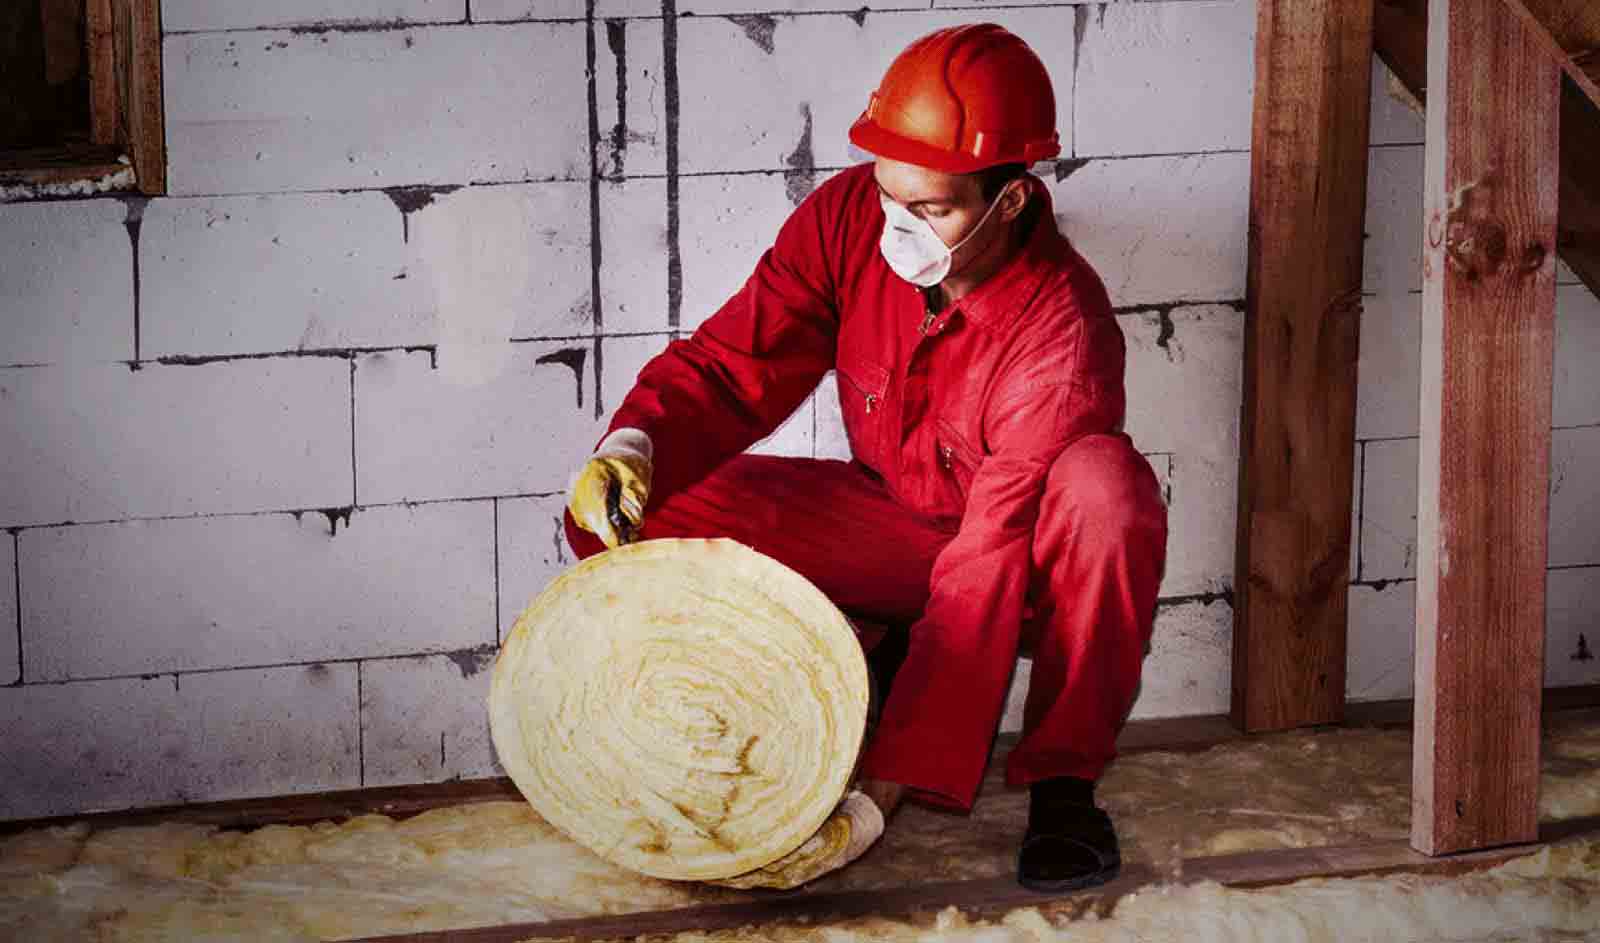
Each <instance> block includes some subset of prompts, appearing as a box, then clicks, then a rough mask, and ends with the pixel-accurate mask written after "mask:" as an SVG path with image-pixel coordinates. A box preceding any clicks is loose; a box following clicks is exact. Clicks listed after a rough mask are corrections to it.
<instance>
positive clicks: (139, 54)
mask: <svg viewBox="0 0 1600 943" xmlns="http://www.w3.org/2000/svg"><path fill="white" fill-rule="evenodd" d="M111 7H112V21H113V25H114V28H115V32H116V44H115V45H116V56H117V63H116V68H117V74H118V76H119V78H120V80H121V81H120V83H119V85H120V91H121V98H120V102H119V105H120V109H119V110H120V118H121V122H120V127H121V131H122V135H123V137H122V140H123V145H124V147H126V148H127V151H128V157H129V158H131V159H132V161H133V174H134V178H135V180H136V181H137V182H138V187H139V191H140V192H141V193H146V194H150V195H152V196H159V195H161V194H164V193H166V192H167V144H166V114H165V111H164V110H163V106H162V101H163V99H162V89H161V3H160V0H111Z"/></svg>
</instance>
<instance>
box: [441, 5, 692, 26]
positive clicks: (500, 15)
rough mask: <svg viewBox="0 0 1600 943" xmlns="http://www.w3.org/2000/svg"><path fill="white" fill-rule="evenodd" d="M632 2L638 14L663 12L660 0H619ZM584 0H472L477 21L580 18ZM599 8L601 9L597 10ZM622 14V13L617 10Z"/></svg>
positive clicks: (645, 14)
mask: <svg viewBox="0 0 1600 943" xmlns="http://www.w3.org/2000/svg"><path fill="white" fill-rule="evenodd" d="M618 2H621V3H627V4H630V5H631V6H632V7H634V8H635V10H636V11H637V15H639V16H650V15H651V14H654V15H656V16H659V15H661V3H660V0H655V2H647V0H618ZM587 12H588V4H587V3H586V2H585V0H472V21H473V22H474V23H495V22H499V23H508V22H515V21H517V20H581V19H583V18H584V16H586V15H587ZM596 12H597V13H598V12H599V11H598V10H597V11H596ZM614 15H617V16H620V15H622V14H620V13H619V14H614Z"/></svg>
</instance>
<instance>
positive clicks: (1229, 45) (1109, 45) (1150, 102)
mask: <svg viewBox="0 0 1600 943" xmlns="http://www.w3.org/2000/svg"><path fill="white" fill-rule="evenodd" d="M1084 20H1085V22H1084V29H1083V41H1082V45H1081V47H1080V49H1079V53H1078V69H1077V75H1076V78H1075V79H1074V80H1073V81H1072V83H1071V84H1070V86H1069V85H1068V83H1067V81H1066V79H1065V77H1062V78H1059V79H1057V80H1056V87H1057V89H1058V90H1059V91H1058V92H1057V94H1058V95H1061V94H1064V93H1066V92H1067V90H1068V88H1070V90H1071V91H1070V94H1071V96H1072V97H1073V99H1074V102H1075V104H1074V108H1073V122H1074V125H1073V141H1074V142H1075V146H1074V149H1073V150H1072V151H1071V152H1069V153H1071V154H1072V155H1074V156H1077V157H1102V156H1107V155H1116V154H1189V153H1195V152H1198V151H1221V150H1240V151H1242V150H1249V149H1250V120H1251V118H1250V116H1251V110H1250V109H1251V106H1250V103H1251V99H1252V97H1253V94H1254V91H1255V32H1256V29H1255V27H1256V10H1255V4H1253V3H1236V2H1233V0H1224V2H1217V3H1212V2H1203V3H1121V4H1106V5H1103V6H1101V7H1099V8H1098V10H1097V15H1096V16H1087V15H1086V14H1085V15H1084Z"/></svg>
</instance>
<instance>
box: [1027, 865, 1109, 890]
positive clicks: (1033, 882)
mask: <svg viewBox="0 0 1600 943" xmlns="http://www.w3.org/2000/svg"><path fill="white" fill-rule="evenodd" d="M1121 873H1122V863H1121V862H1120V861H1119V862H1117V863H1116V864H1114V865H1112V866H1111V867H1109V868H1107V869H1105V870H1104V871H1096V872H1094V873H1093V874H1085V875H1081V876H1079V877H1075V878H1060V879H1058V880H1054V881H1050V880H1043V879H1039V878H1025V877H1023V876H1022V875H1020V874H1019V875H1017V883H1018V884H1020V885H1022V886H1023V887H1024V888H1026V889H1028V890H1030V891H1036V892H1038V893H1040V894H1064V893H1066V892H1068V891H1086V890H1088V889H1090V888H1092V887H1099V886H1100V885H1102V884H1108V883H1110V882H1111V881H1114V880H1116V878H1117V875H1118V874H1121Z"/></svg>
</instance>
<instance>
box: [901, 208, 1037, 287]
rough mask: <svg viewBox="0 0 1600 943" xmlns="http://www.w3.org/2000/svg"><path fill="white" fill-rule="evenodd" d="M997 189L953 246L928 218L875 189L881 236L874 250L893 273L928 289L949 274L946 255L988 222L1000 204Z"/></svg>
mask: <svg viewBox="0 0 1600 943" xmlns="http://www.w3.org/2000/svg"><path fill="white" fill-rule="evenodd" d="M1004 193H1005V191H1004V190H1001V191H1000V194H997V195H996V196H995V198H994V202H993V203H990V204H989V208H988V209H987V210H984V211H983V218H982V219H980V220H978V225H976V226H974V227H972V231H971V232H969V233H967V234H966V235H965V236H963V237H962V238H961V241H960V242H958V243H956V244H955V245H953V246H947V245H945V244H944V240H943V239H941V238H939V234H938V233H937V232H934V230H933V226H931V225H929V223H928V221H927V220H925V219H923V218H921V217H919V216H917V215H916V214H915V213H913V212H911V211H910V210H908V209H906V208H905V207H903V206H901V205H900V204H899V203H896V202H895V201H894V200H892V199H890V198H889V195H888V194H887V193H884V192H882V191H879V192H878V202H879V203H881V204H882V205H883V235H882V236H881V237H880V238H879V239H878V251H879V252H882V253H883V260H884V261H885V262H888V263H889V268H891V269H893V270H894V273H895V274H896V275H898V276H900V277H901V278H903V279H905V280H906V281H908V282H910V283H911V284H913V285H916V286H918V287H919V288H932V287H933V286H934V285H937V284H939V283H940V282H942V281H944V280H945V276H947V275H949V274H950V258H951V257H952V256H954V255H955V254H956V252H957V251H959V250H960V249H961V247H962V246H964V245H966V244H967V243H968V242H969V241H970V240H971V239H972V237H973V236H976V235H977V234H978V230H980V229H982V228H983V224H984V223H986V222H988V221H989V217H990V215H991V214H993V213H994V208H995V207H997V206H999V205H1000V195H1001V194H1004Z"/></svg>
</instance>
